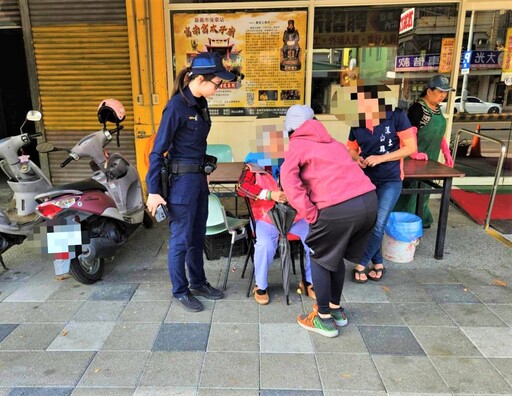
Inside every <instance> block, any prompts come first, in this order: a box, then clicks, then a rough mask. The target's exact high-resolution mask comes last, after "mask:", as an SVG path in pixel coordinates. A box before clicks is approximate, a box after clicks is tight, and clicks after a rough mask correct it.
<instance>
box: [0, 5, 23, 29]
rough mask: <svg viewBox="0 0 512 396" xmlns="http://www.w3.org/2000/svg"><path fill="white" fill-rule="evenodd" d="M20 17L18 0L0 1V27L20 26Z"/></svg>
mask: <svg viewBox="0 0 512 396" xmlns="http://www.w3.org/2000/svg"><path fill="white" fill-rule="evenodd" d="M20 27H21V17H20V9H19V7H18V0H1V1H0V29H6V28H20Z"/></svg>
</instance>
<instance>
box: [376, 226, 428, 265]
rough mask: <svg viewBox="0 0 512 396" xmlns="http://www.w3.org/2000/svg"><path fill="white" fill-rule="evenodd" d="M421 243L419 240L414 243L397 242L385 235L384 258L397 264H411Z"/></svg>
mask: <svg viewBox="0 0 512 396" xmlns="http://www.w3.org/2000/svg"><path fill="white" fill-rule="evenodd" d="M419 243H420V240H419V239H415V240H414V241H412V242H402V241H397V240H396V239H394V238H392V237H390V236H389V235H388V234H386V233H384V239H383V240H382V257H384V258H385V259H386V260H389V261H393V262H395V263H410V262H411V261H412V260H413V259H414V252H415V251H416V246H418V244H419Z"/></svg>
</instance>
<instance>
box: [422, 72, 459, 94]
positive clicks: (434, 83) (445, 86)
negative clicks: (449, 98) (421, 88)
mask: <svg viewBox="0 0 512 396" xmlns="http://www.w3.org/2000/svg"><path fill="white" fill-rule="evenodd" d="M427 88H436V89H438V90H440V91H444V92H448V91H452V92H454V91H455V89H453V88H452V87H450V80H448V77H445V76H441V75H439V74H438V75H437V76H434V77H432V78H431V79H430V80H429V81H428V84H427Z"/></svg>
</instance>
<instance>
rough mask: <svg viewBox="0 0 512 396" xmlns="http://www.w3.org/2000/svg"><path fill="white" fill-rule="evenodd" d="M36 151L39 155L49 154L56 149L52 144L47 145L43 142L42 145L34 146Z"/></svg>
mask: <svg viewBox="0 0 512 396" xmlns="http://www.w3.org/2000/svg"><path fill="white" fill-rule="evenodd" d="M36 150H37V151H38V152H39V153H50V152H52V151H55V150H56V148H55V146H54V145H53V144H51V143H47V142H44V143H39V144H38V145H37V146H36Z"/></svg>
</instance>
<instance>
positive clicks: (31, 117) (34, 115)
mask: <svg viewBox="0 0 512 396" xmlns="http://www.w3.org/2000/svg"><path fill="white" fill-rule="evenodd" d="M42 117H43V115H42V114H41V112H40V111H37V110H29V112H28V113H27V116H26V119H27V120H28V121H34V122H36V121H39V120H41V118H42Z"/></svg>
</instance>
